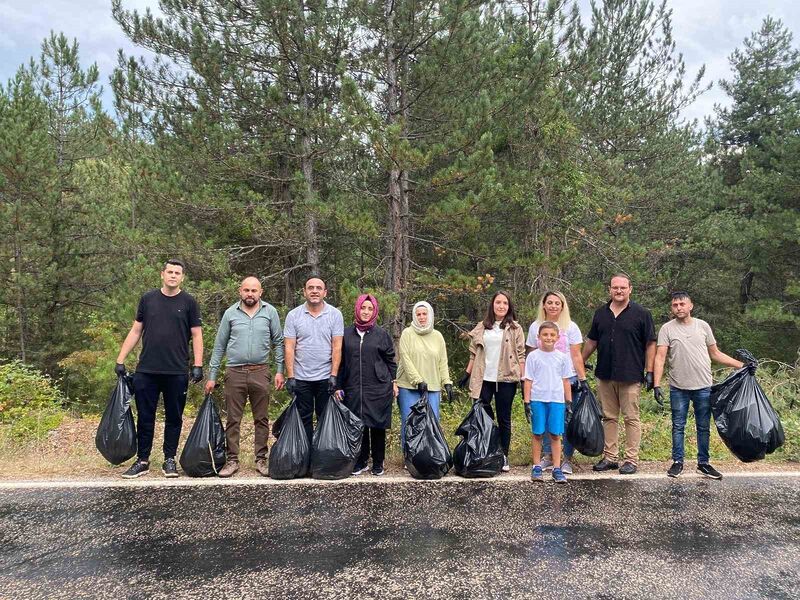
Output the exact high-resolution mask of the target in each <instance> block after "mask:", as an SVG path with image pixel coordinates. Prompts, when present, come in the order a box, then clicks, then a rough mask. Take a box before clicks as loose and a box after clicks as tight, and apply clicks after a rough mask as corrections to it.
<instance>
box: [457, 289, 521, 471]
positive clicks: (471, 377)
mask: <svg viewBox="0 0 800 600" xmlns="http://www.w3.org/2000/svg"><path fill="white" fill-rule="evenodd" d="M516 318H517V315H516V312H515V311H514V305H513V304H512V302H511V296H509V295H508V294H507V293H506V292H497V293H496V294H495V295H494V296H493V297H492V301H491V302H490V303H489V306H488V307H487V309H486V316H485V317H484V319H483V321H482V322H480V323H478V324H477V325H476V326H475V329H473V330H472V331H470V332H469V338H470V342H469V353H470V360H469V364H468V365H467V370H466V372H465V373H464V375H463V376H462V377H461V379H460V380H459V382H458V384H459V386H460V387H462V388H463V387H465V386H466V385H467V382H468V381H469V395H470V397H471V398H473V399H478V398H480V399H481V402H482V403H483V407H484V408H485V409H486V412H488V413H489V416H490V417H492V419H494V411H493V410H492V398H494V402H495V407H496V408H497V422H498V425H499V428H500V443H501V445H502V446H503V454H504V455H505V461H504V464H503V471H508V449H509V447H510V445H511V406H512V403H513V402H514V396H515V395H516V393H517V384H518V383H519V381H520V378H521V377H522V373H523V371H524V368H525V334H524V332H523V330H522V327H521V326H520V324H519V323H517V321H516Z"/></svg>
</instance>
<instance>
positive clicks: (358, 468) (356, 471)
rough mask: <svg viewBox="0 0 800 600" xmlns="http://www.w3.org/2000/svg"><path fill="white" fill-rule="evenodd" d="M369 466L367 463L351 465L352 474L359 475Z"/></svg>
mask: <svg viewBox="0 0 800 600" xmlns="http://www.w3.org/2000/svg"><path fill="white" fill-rule="evenodd" d="M368 468H369V467H367V465H356V466H355V467H353V476H354V477H355V476H358V475H361V474H362V473H363V472H364V471H366V470H367V469H368Z"/></svg>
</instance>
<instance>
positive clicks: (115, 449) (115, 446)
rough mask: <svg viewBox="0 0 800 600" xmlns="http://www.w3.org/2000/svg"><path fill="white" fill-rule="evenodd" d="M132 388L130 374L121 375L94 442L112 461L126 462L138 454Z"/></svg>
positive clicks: (104, 456)
mask: <svg viewBox="0 0 800 600" xmlns="http://www.w3.org/2000/svg"><path fill="white" fill-rule="evenodd" d="M132 389H133V381H132V380H131V377H130V376H128V375H126V376H124V377H119V378H118V379H117V385H116V387H115V388H114V390H113V391H112V392H111V398H109V400H108V404H106V409H105V410H104V411H103V417H102V418H101V419H100V425H98V427H97V434H96V435H95V436H94V445H95V446H97V449H98V450H99V451H100V454H102V455H103V458H105V459H106V460H107V461H108V462H110V463H111V464H112V465H119V464H122V463H124V462H125V461H126V460H128V459H130V458H133V457H134V456H135V455H136V425H134V423H133V413H132V412H131V400H132V398H133V394H132V392H131V390H132Z"/></svg>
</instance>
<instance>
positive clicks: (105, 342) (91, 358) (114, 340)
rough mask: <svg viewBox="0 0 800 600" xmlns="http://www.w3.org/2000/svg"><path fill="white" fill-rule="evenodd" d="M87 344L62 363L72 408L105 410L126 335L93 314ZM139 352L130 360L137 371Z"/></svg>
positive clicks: (88, 328) (130, 363)
mask: <svg viewBox="0 0 800 600" xmlns="http://www.w3.org/2000/svg"><path fill="white" fill-rule="evenodd" d="M83 333H84V334H85V336H86V340H87V342H86V345H85V347H84V348H83V349H81V350H76V351H75V352H72V353H71V354H69V355H68V356H67V357H65V358H64V359H62V360H61V361H60V362H59V363H58V364H59V366H60V367H61V368H62V369H64V371H65V376H64V387H65V389H66V390H67V392H68V393H69V397H70V400H71V402H70V404H71V406H72V407H74V408H77V409H79V410H82V411H89V412H102V410H103V408H104V407H105V404H106V402H107V401H108V392H109V389H110V388H111V386H113V385H114V375H113V373H114V365H115V364H116V352H117V351H118V350H119V344H120V338H122V337H123V336H124V335H125V334H124V333H123V332H122V331H121V330H120V328H119V327H117V326H116V325H115V324H114V323H112V322H110V321H102V320H99V319H98V318H97V317H94V316H93V317H91V319H90V325H89V326H88V327H87V328H86V329H84V331H83ZM135 354H136V353H132V355H131V356H130V357H129V360H128V370H129V371H133V369H134V367H135V364H136V355H135Z"/></svg>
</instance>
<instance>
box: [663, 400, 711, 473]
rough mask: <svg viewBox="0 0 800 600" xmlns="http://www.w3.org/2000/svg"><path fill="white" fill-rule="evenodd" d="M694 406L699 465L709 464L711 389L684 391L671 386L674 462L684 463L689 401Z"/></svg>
mask: <svg viewBox="0 0 800 600" xmlns="http://www.w3.org/2000/svg"><path fill="white" fill-rule="evenodd" d="M690 400H691V402H692V404H694V420H695V423H696V425H697V464H700V465H703V464H708V459H709V456H708V444H709V437H710V436H711V388H702V389H699V390H682V389H680V388H676V387H672V386H669V403H670V406H671V407H672V460H673V461H674V462H683V433H684V430H685V429H686V417H687V416H688V415H689V401H690Z"/></svg>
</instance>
